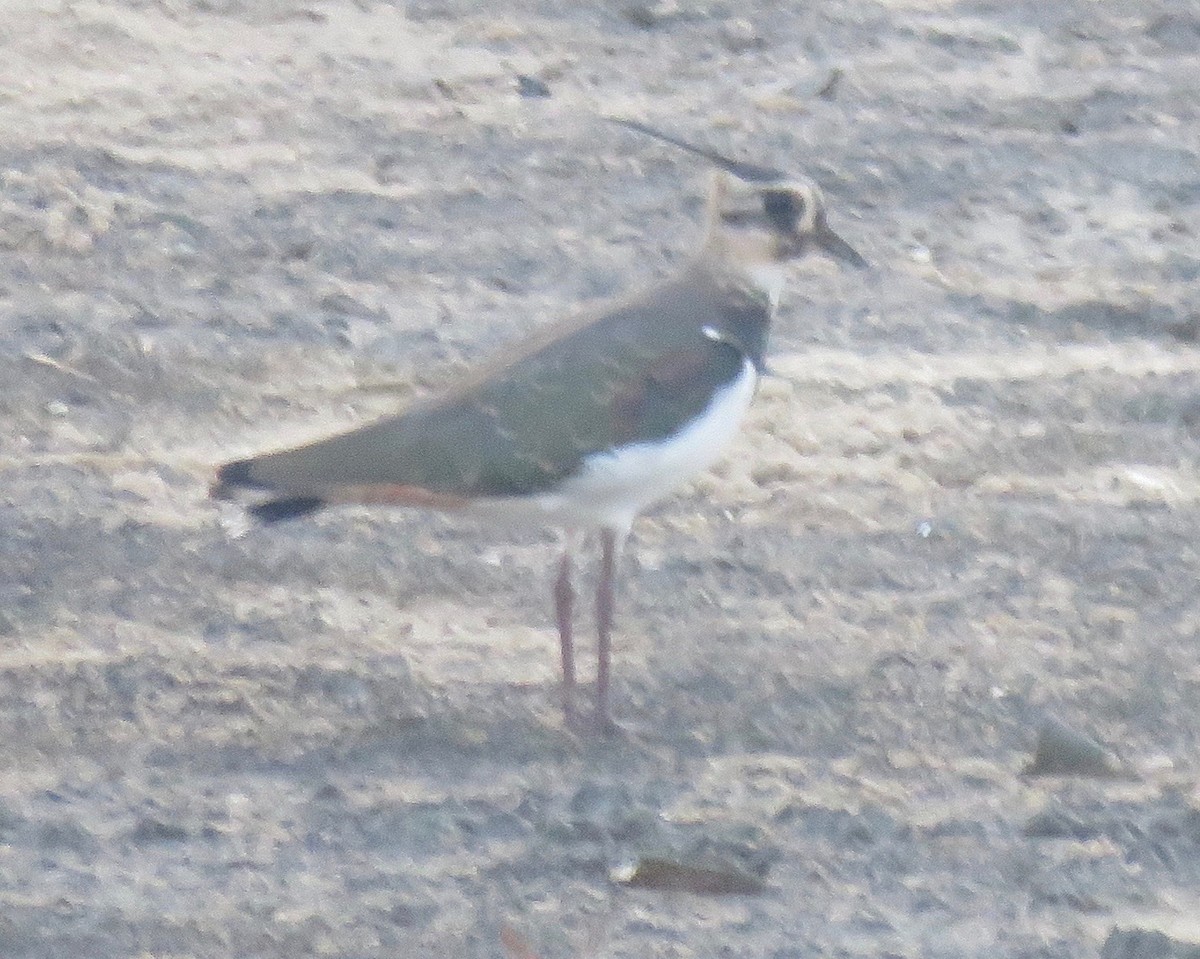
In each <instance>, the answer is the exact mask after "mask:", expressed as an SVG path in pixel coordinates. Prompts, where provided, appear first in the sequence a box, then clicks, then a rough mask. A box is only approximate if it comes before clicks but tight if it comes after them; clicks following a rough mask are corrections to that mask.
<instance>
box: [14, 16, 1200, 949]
mask: <svg viewBox="0 0 1200 959" xmlns="http://www.w3.org/2000/svg"><path fill="white" fill-rule="evenodd" d="M0 13H2V18H0V22H2V26H0V121H2V127H3V130H4V137H3V143H2V144H0V418H2V422H3V431H2V434H0V480H2V486H0V756H2V762H0V956H4V957H61V956H80V957H116V956H172V957H184V956H196V957H200V956H204V957H207V956H270V957H276V956H278V957H297V956H310V955H313V956H315V955H320V956H337V957H367V956H394V957H426V956H428V957H433V956H439V957H442V956H467V957H494V956H499V955H501V954H502V947H501V945H500V940H499V933H500V930H501V928H502V926H503V925H504V924H509V925H511V926H512V927H513V928H514V929H516V930H518V931H519V932H520V933H521V934H522V935H523V936H524V937H525V938H526V939H527V940H528V941H529V942H530V943H531V944H532V945H533V947H534V948H535V949H536V951H537V953H538V954H539V956H540V957H541V959H560V957H561V959H566V957H573V956H627V957H635V956H637V957H643V956H660V957H667V956H671V957H690V956H714V957H715V956H727V957H733V956H738V957H742V956H747V957H772V959H785V957H807V956H864V957H867V956H869V957H884V956H888V957H893V956H904V957H909V956H911V957H943V956H944V957H960V956H978V957H988V959H996V957H1017V956H1044V957H1055V959H1074V957H1079V959H1082V957H1090V956H1095V955H1096V954H1097V953H1098V951H1099V950H1100V948H1101V945H1102V943H1103V942H1104V941H1105V938H1106V936H1107V935H1108V934H1109V932H1110V930H1112V929H1113V928H1115V927H1121V928H1126V929H1128V928H1141V929H1148V930H1158V931H1161V932H1163V933H1166V934H1167V935H1168V936H1171V937H1174V938H1175V939H1177V940H1180V941H1187V940H1193V941H1194V940H1196V939H1197V938H1200V922H1198V921H1197V918H1196V917H1197V915H1200V794H1198V792H1197V770H1198V763H1200V757H1198V746H1200V705H1198V697H1200V651H1198V647H1197V634H1198V632H1200V599H1198V593H1197V588H1196V587H1197V582H1198V580H1200V552H1198V548H1200V547H1198V544H1200V482H1198V479H1197V473H1196V466H1197V460H1198V458H1200V348H1198V346H1197V338H1198V336H1200V287H1198V285H1197V278H1198V274H1200V258H1198V253H1197V239H1196V238H1197V233H1198V232H1200V66H1198V58H1197V52H1196V51H1197V49H1198V47H1200V10H1198V9H1197V7H1196V5H1195V4H1194V3H1186V2H1179V3H1166V2H1162V3H1159V2H1128V3H1116V2H1113V3H1096V2H1084V0H1073V2H1072V0H1067V2H1061V3H1059V2H1051V3H1047V2H1017V3H1009V2H998V0H975V2H957V3H955V2H941V3H939V2H934V0H924V2H922V0H912V2H888V0H883V2H876V3H869V2H866V0H853V2H851V0H846V2H836V0H835V2H830V3H819V4H801V3H772V2H766V0H762V2H750V3H745V4H741V3H734V2H731V0H699V2H695V3H693V2H689V0H680V2H679V3H678V4H672V3H670V2H665V3H662V4H659V5H657V6H655V5H649V6H647V5H640V6H639V5H637V4H634V5H633V6H629V5H626V4H623V3H621V2H615V3H611V4H604V5H583V4H574V3H570V2H567V0H541V2H539V0H530V2H520V0H516V2H499V3H492V4H486V5H485V4H482V3H471V2H466V0H421V2H412V3H410V4H407V5H405V4H401V3H395V4H388V3H376V2H372V0H361V2H357V3H355V2H348V0H329V2H319V0H314V2H310V3H302V2H291V0H288V2H285V0H161V2H151V0H127V2H114V0H110V2H67V0H40V2H33V0H19V2H18V0H9V2H7V3H4V4H3V9H2V10H0ZM522 74H525V75H529V76H531V77H534V78H536V79H538V80H541V81H542V82H544V83H545V84H546V85H547V86H548V88H549V91H550V93H551V96H550V97H548V98H547V97H540V98H538V97H522V96H520V95H519V94H518V91H517V77H518V76H519V75H522ZM605 112H611V113H622V114H625V115H630V116H637V117H641V118H644V119H646V120H648V121H650V122H653V123H657V124H659V125H661V126H665V127H668V128H670V129H672V130H675V131H677V132H679V133H682V134H684V135H687V136H691V137H694V138H696V139H703V140H705V141H707V142H710V143H712V144H714V145H716V146H717V147H719V148H721V149H724V150H727V151H728V152H730V153H733V154H736V155H738V156H740V157H743V158H746V159H752V160H757V161H759V162H766V163H771V164H773V165H777V166H786V167H791V168H796V169H798V170H802V171H805V172H807V173H809V174H811V175H812V176H813V177H815V178H816V179H817V180H818V181H819V182H820V183H821V184H822V185H823V186H824V187H825V189H826V191H827V194H828V196H829V203H830V207H831V210H832V213H831V219H832V220H833V222H834V223H835V225H836V227H837V228H838V229H839V230H840V231H841V232H842V233H843V234H844V235H846V236H847V237H848V238H849V239H851V240H852V241H853V242H854V243H855V244H856V245H857V246H859V247H860V248H861V249H862V250H863V252H864V253H866V254H867V255H868V257H869V258H870V259H871V260H872V261H873V263H874V264H875V268H874V270H873V271H872V272H870V273H869V274H863V275H851V274H850V273H848V272H842V271H839V270H838V269H837V268H836V267H834V266H832V265H829V264H826V263H822V262H817V261H813V262H809V263H805V264H802V265H800V266H798V267H796V268H795V269H794V270H793V271H792V275H791V277H790V283H789V289H788V292H787V295H786V298H785V304H784V308H783V310H782V312H781V315H780V317H779V320H778V323H777V326H776V330H775V333H774V339H773V355H774V372H775V376H774V378H772V379H771V380H769V381H768V382H766V383H764V385H763V387H762V389H761V391H760V395H759V397H758V399H757V401H756V405H755V408H754V411H753V414H752V418H751V422H750V423H749V424H748V427H747V429H746V431H745V434H744V436H743V438H742V439H741V441H740V444H739V446H738V448H737V449H736V450H735V451H734V452H733V454H732V455H731V456H730V457H729V458H728V459H727V460H726V461H725V463H724V465H722V466H721V467H720V468H718V469H717V470H716V471H714V472H713V473H712V474H710V475H708V476H705V477H704V478H702V479H700V480H699V481H697V482H695V483H693V484H692V485H690V486H688V487H687V488H685V489H684V490H682V491H681V492H680V494H679V495H678V496H676V497H675V498H674V499H672V500H670V501H669V502H667V503H665V504H663V505H662V506H661V507H659V508H658V509H656V510H655V511H654V512H653V514H652V515H650V516H648V517H646V518H644V519H643V520H642V521H641V522H640V523H639V524H638V526H637V527H636V529H635V532H634V536H633V540H632V542H631V550H630V553H629V555H628V557H627V560H626V563H625V569H624V574H625V575H624V582H623V593H622V596H621V603H620V605H621V610H620V619H619V632H618V636H617V640H616V648H617V658H616V666H615V669H616V677H615V678H616V684H617V685H616V711H617V713H618V715H619V716H620V718H621V720H622V722H623V724H624V727H625V734H624V735H623V736H622V737H620V738H618V739H616V740H603V739H593V738H588V737H576V736H572V735H570V734H568V733H567V732H565V731H564V730H563V729H562V728H561V724H560V717H559V714H558V709H557V698H556V680H557V675H556V673H557V667H556V653H555V649H556V647H555V638H554V633H553V629H552V622H551V617H550V604H549V581H550V573H549V568H548V564H549V561H550V559H551V557H552V555H553V539H552V537H551V536H550V535H549V534H547V533H546V532H545V531H541V530H501V531H496V530H488V529H486V528H478V527H476V526H474V525H472V524H470V523H467V522H465V521H462V520H454V519H447V518H445V517H440V516H436V515H427V514H421V513H414V512H409V513H405V512H394V513H387V512H379V511H375V512H371V511H366V510H345V511H341V512H333V513H329V514H328V515H325V516H322V517H320V518H318V519H317V520H316V521H314V522H308V523H298V524H294V525H292V526H288V527H283V528H274V529H270V530H266V531H263V530H248V529H247V528H246V526H245V524H244V522H243V521H242V520H241V518H240V517H239V515H238V513H237V511H236V510H233V509H230V508H228V507H223V508H218V507H217V506H216V505H214V504H211V503H210V502H208V501H207V499H206V498H205V487H206V484H207V482H208V478H209V471H210V469H211V466H212V465H213V464H214V463H217V462H220V461H222V460H224V459H227V458H230V457H233V456H237V455H242V454H245V453H249V452H253V451H257V450H260V449H262V448H264V447H269V446H274V445H279V444H283V443H288V442H293V441H299V440H303V439H307V438H311V437H315V436H318V435H321V434H323V433H325V432H327V431H329V430H332V429H336V428H340V427H343V426H346V425H350V424H356V423H360V422H363V421H364V420H366V419H368V418H369V417H371V416H373V415H375V414H377V413H379V412H381V411H385V410H389V409H394V408H395V407H396V406H397V405H398V404H401V403H404V402H407V401H408V400H409V399H411V398H412V397H416V396H421V395H425V394H427V393H428V392H429V391H430V390H432V389H435V388H437V387H438V386H439V385H441V384H443V383H445V382H446V381H447V380H448V379H449V378H451V377H453V375H454V374H455V373H457V372H459V371H461V370H462V369H463V368H464V367H466V366H467V365H468V364H470V363H472V362H474V361H476V360H478V359H480V358H481V357H484V356H486V355H488V354H489V353H491V352H493V351H495V350H496V349H497V348H498V347H499V346H501V345H502V344H503V343H505V342H507V341H510V340H511V339H513V338H514V337H516V336H519V335H520V334H522V333H524V332H526V331H529V330H531V329H534V328H536V327H538V326H539V325H540V324H543V323H547V322H550V321H552V320H554V319H555V318H557V317H560V316H562V315H563V314H565V313H568V312H570V311H571V310H573V309H575V308H577V306H578V304H580V303H581V302H587V301H595V300H598V299H602V298H604V297H607V296H610V295H613V294H615V293H617V292H619V291H621V290H623V289H625V288H627V287H629V286H631V285H634V284H637V283H645V282H651V281H653V280H654V279H655V278H657V277H659V276H662V275H663V274H665V273H666V272H667V271H669V270H670V269H672V268H673V267H674V266H676V265H677V264H678V263H679V262H680V261H681V258H683V257H684V256H686V255H687V252H688V250H689V249H690V248H691V245H692V244H693V243H694V238H695V234H696V232H697V228H698V222H699V217H700V213H701V201H700V199H699V198H700V196H701V195H702V192H703V179H704V171H703V169H702V166H701V165H700V164H699V163H698V162H697V161H696V160H695V159H694V158H691V157H688V156H686V155H683V154H680V153H677V152H673V151H671V150H670V149H668V148H666V147H663V146H661V145H657V144H654V143H652V142H650V141H646V140H643V139H639V138H637V137H636V136H633V135H631V134H628V133H626V132H623V131H621V130H619V129H616V128H614V127H612V126H610V125H606V124H604V123H603V122H601V121H600V120H599V119H597V117H598V115H600V114H602V113H605ZM589 659H590V657H589ZM1051 716H1053V717H1057V718H1058V719H1059V720H1061V721H1062V722H1064V723H1066V724H1067V725H1068V726H1071V727H1073V728H1075V729H1077V730H1080V731H1082V732H1085V733H1087V734H1088V735H1091V736H1093V737H1094V738H1096V739H1097V740H1099V741H1100V742H1102V743H1104V744H1105V745H1107V746H1108V747H1109V748H1110V749H1111V750H1112V751H1113V752H1114V753H1115V754H1116V755H1117V756H1118V757H1119V758H1120V759H1121V760H1122V761H1124V762H1125V763H1126V765H1127V768H1128V769H1130V770H1131V771H1132V772H1133V773H1134V775H1132V776H1129V777H1126V778H1121V779H1095V778H1070V777H1067V778H1040V779H1035V778H1029V777H1026V776H1023V775H1022V769H1023V767H1024V765H1025V763H1026V762H1027V761H1028V759H1029V757H1030V756H1031V754H1032V752H1033V750H1034V744H1035V741H1036V739H1037V731H1038V729H1039V727H1040V726H1041V724H1042V722H1043V721H1044V720H1045V719H1046V718H1047V717H1051ZM650 855H658V856H668V857H670V856H677V857H683V858H686V857H689V856H700V857H705V856H707V857H709V859H710V860H713V861H715V859H714V857H715V858H717V859H720V858H723V859H724V860H726V861H732V862H736V863H738V864H739V865H740V866H742V867H743V868H745V869H747V870H749V871H752V872H754V871H756V872H757V874H760V875H763V876H765V880H766V887H765V890H764V891H763V892H761V893H760V894H758V895H734V896H724V897H714V896H698V895H692V894H689V893H684V892H678V891H663V890H660V889H634V888H629V887H627V886H624V885H622V884H620V883H618V882H616V881H614V878H613V870H614V869H619V868H620V867H621V866H622V865H623V864H628V863H630V862H633V861H635V860H636V859H637V858H638V857H639V856H650ZM1157 941H1159V942H1161V941H1164V940H1157Z"/></svg>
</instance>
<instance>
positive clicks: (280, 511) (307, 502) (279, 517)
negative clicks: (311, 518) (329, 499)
mask: <svg viewBox="0 0 1200 959" xmlns="http://www.w3.org/2000/svg"><path fill="white" fill-rule="evenodd" d="M324 505H325V501H324V500H323V499H321V498H320V497H319V496H289V497H286V498H284V499H273V500H268V501H267V502H265V503H259V504H258V505H257V506H251V507H250V515H251V516H253V517H254V518H255V519H256V520H258V521H259V522H260V523H281V522H283V521H284V520H289V519H298V518H299V517H301V516H307V515H308V514H309V513H315V512H316V511H317V510H319V509H320V508H321V507H322V506H324Z"/></svg>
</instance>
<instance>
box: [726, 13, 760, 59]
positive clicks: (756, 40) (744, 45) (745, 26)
mask: <svg viewBox="0 0 1200 959" xmlns="http://www.w3.org/2000/svg"><path fill="white" fill-rule="evenodd" d="M721 42H722V43H724V44H725V49H726V50H728V51H729V52H730V53H745V52H746V51H748V50H761V49H762V48H763V47H765V46H766V45H767V41H766V40H765V39H764V38H763V35H762V34H761V33H759V32H758V30H757V29H756V28H755V26H754V24H752V23H751V22H750V21H749V20H730V21H728V22H727V23H724V24H722V26H721Z"/></svg>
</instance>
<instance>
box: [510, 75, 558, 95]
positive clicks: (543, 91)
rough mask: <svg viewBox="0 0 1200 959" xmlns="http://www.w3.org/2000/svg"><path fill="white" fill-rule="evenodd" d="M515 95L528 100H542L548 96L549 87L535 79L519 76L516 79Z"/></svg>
mask: <svg viewBox="0 0 1200 959" xmlns="http://www.w3.org/2000/svg"><path fill="white" fill-rule="evenodd" d="M517 93H518V95H520V96H522V97H526V98H528V99H542V98H545V97H548V96H550V87H548V86H547V85H546V84H545V83H544V82H542V81H541V80H539V79H538V78H537V77H530V76H526V75H525V74H523V73H522V74H521V75H520V76H518V77H517Z"/></svg>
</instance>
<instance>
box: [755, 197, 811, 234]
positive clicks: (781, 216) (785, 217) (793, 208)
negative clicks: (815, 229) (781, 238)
mask: <svg viewBox="0 0 1200 959" xmlns="http://www.w3.org/2000/svg"><path fill="white" fill-rule="evenodd" d="M763 212H764V213H766V215H767V219H768V220H770V221H771V225H772V226H774V227H775V228H776V229H778V230H783V231H791V230H793V229H794V228H795V226H796V221H797V220H799V219H800V218H801V217H803V216H804V200H803V199H802V198H801V197H799V196H797V195H796V194H795V193H794V192H793V191H791V190H768V191H766V192H765V193H764V194H763Z"/></svg>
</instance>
